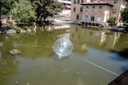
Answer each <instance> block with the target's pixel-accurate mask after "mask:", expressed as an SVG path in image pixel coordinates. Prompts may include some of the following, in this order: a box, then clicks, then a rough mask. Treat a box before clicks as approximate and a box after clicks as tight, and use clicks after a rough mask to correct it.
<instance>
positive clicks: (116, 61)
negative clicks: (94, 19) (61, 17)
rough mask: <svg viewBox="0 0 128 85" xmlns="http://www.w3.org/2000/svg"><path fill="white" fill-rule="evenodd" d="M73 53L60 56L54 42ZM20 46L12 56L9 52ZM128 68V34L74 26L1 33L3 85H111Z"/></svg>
mask: <svg viewBox="0 0 128 85" xmlns="http://www.w3.org/2000/svg"><path fill="white" fill-rule="evenodd" d="M60 37H66V38H68V39H70V40H71V41H72V43H73V52H72V53H71V54H70V55H69V56H68V57H66V58H63V59H57V55H56V54H55V53H54V51H53V48H52V47H53V44H54V42H55V41H56V40H57V39H59V38H60ZM14 48H16V49H19V50H20V51H21V54H19V55H15V56H12V55H10V54H9V51H10V50H12V49H14ZM127 69H128V35H127V34H122V33H112V32H106V31H98V30H90V29H82V28H81V27H76V26H71V28H70V32H69V29H68V33H67V31H66V30H57V31H37V32H36V33H24V34H16V35H14V36H5V35H4V36H0V85H107V84H108V83H110V82H111V81H112V80H114V79H115V78H116V77H118V76H119V75H120V74H122V73H123V72H124V71H126V70H127Z"/></svg>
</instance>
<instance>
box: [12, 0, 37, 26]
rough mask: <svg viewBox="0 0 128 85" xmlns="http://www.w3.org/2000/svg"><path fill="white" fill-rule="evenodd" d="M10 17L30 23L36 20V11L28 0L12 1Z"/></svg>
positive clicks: (20, 21) (23, 22)
mask: <svg viewBox="0 0 128 85" xmlns="http://www.w3.org/2000/svg"><path fill="white" fill-rule="evenodd" d="M11 15H12V18H13V19H15V20H16V21H17V23H22V24H27V25H30V24H32V22H35V20H36V13H35V10H34V8H33V6H32V5H31V2H30V1H28V0H19V1H18V2H14V7H13V9H12V13H11Z"/></svg>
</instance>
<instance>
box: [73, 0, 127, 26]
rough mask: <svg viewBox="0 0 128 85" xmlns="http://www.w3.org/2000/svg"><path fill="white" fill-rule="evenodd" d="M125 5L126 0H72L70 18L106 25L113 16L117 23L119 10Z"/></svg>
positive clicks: (74, 20) (75, 20)
mask: <svg viewBox="0 0 128 85" xmlns="http://www.w3.org/2000/svg"><path fill="white" fill-rule="evenodd" d="M125 6H126V0H72V7H71V8H72V9H71V20H72V21H73V22H89V23H100V24H102V25H106V22H107V20H108V19H109V18H111V17H113V18H114V19H115V20H116V23H119V22H120V11H121V10H122V9H124V8H125Z"/></svg>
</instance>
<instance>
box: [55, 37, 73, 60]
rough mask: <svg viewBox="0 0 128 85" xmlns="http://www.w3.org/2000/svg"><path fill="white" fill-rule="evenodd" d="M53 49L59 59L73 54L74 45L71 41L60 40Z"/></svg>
mask: <svg viewBox="0 0 128 85" xmlns="http://www.w3.org/2000/svg"><path fill="white" fill-rule="evenodd" d="M53 49H54V52H55V53H56V54H57V55H58V56H59V58H62V57H66V56H68V55H70V54H71V52H72V50H73V45H72V42H71V41H70V40H69V39H66V38H60V39H58V40H56V41H55V43H54V45H53Z"/></svg>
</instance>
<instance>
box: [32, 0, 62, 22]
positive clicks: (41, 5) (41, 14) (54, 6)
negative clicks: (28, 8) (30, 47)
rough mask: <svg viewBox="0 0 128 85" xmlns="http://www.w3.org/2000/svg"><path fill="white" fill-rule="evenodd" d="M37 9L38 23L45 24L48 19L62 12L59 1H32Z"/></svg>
mask: <svg viewBox="0 0 128 85" xmlns="http://www.w3.org/2000/svg"><path fill="white" fill-rule="evenodd" d="M31 2H32V3H33V6H34V7H35V12H36V16H37V23H40V22H42V21H43V22H44V23H45V21H46V19H47V18H48V17H52V16H54V15H55V14H57V12H58V11H60V10H61V4H60V3H59V2H58V0H31Z"/></svg>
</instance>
